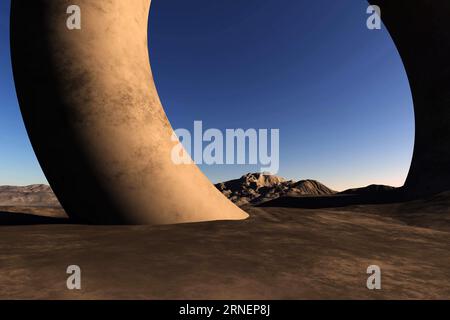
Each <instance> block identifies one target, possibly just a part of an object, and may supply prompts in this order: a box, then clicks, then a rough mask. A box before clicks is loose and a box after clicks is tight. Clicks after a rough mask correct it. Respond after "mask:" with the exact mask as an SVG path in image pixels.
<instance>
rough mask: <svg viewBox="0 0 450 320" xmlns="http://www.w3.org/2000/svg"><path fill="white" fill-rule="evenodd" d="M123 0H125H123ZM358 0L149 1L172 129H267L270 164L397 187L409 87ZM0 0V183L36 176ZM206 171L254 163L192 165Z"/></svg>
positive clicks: (293, 174) (285, 170)
mask: <svg viewBox="0 0 450 320" xmlns="http://www.w3.org/2000/svg"><path fill="white" fill-rule="evenodd" d="M124 1H125V0H124ZM367 6H368V4H367V3H366V2H365V1H360V0H340V1H335V0H314V1H312V0H308V1H306V0H245V1H242V0H228V1H219V0H190V1H186V0H153V4H152V9H151V13H150V14H151V19H150V21H151V23H150V33H149V37H150V58H151V61H152V69H153V73H154V78H155V81H156V85H157V87H158V91H159V94H160V97H161V100H162V103H163V105H164V107H165V110H166V112H167V114H168V117H169V119H170V121H171V123H172V126H173V127H174V128H187V129H192V127H193V122H194V120H202V121H203V125H204V127H205V128H219V129H226V128H243V129H248V128H255V129H259V128H267V129H270V128H279V129H280V148H281V149H280V172H279V175H281V176H284V177H286V178H289V179H296V180H297V179H306V178H312V179H317V180H319V181H321V182H323V183H325V184H326V185H328V186H329V187H331V188H334V189H336V190H342V189H345V188H348V187H358V186H364V185H368V184H371V183H380V184H389V185H395V186H400V185H402V184H403V182H404V180H405V178H406V175H407V173H408V170H409V166H410V162H411V156H412V150H413V143H414V114H413V107H412V105H413V104H412V100H411V92H410V88H409V84H408V80H407V78H406V73H405V71H404V67H403V64H402V62H401V59H400V57H399V55H398V52H397V50H396V48H395V45H394V44H393V42H392V40H391V38H390V36H389V34H388V33H387V31H386V29H385V28H384V27H383V29H382V30H381V31H370V30H368V29H367V27H366V19H367V17H368V15H367V14H366V9H367ZM8 24H9V0H7V1H5V0H2V1H0V72H1V74H0V90H1V91H0V185H1V184H20V185H23V184H31V183H43V182H45V177H44V176H43V174H42V173H41V170H40V167H39V165H38V163H37V161H36V158H35V156H34V153H33V150H32V148H31V146H30V143H29V141H28V138H27V134H26V132H25V129H24V126H23V123H22V119H21V116H20V111H19V107H18V105H17V101H16V95H15V91H14V84H13V79H12V73H11V66H10V56H9V36H8V32H9V30H8ZM201 169H202V170H203V171H204V172H205V173H206V174H207V175H208V177H209V178H210V179H211V180H212V181H213V182H217V181H223V180H228V179H232V178H237V177H239V176H241V175H242V174H244V173H246V172H250V171H257V170H258V167H254V166H236V165H233V166H225V165H224V166H201Z"/></svg>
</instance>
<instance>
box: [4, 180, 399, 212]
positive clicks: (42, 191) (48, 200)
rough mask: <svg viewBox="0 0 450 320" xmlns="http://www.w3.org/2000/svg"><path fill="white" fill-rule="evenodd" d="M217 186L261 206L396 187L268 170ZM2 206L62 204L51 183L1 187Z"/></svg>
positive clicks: (243, 202) (240, 203)
mask: <svg viewBox="0 0 450 320" xmlns="http://www.w3.org/2000/svg"><path fill="white" fill-rule="evenodd" d="M215 186H216V188H217V189H219V190H220V191H221V192H222V193H223V194H224V195H225V196H226V197H227V198H229V199H230V200H231V201H233V202H234V203H235V204H236V205H238V206H244V205H260V204H263V203H268V202H270V201H273V200H276V199H279V198H298V197H326V196H339V195H347V196H350V195H377V194H383V193H385V192H389V191H392V190H394V189H395V188H394V187H389V186H382V185H371V186H368V187H364V188H357V189H349V190H346V191H343V192H336V191H334V190H332V189H330V188H328V187H327V186H325V185H324V184H322V183H320V182H319V181H316V180H300V181H294V180H286V179H284V178H282V177H279V176H276V175H270V174H266V173H248V174H246V175H243V176H242V177H240V178H239V179H234V180H230V181H225V182H222V183H218V184H216V185H215ZM280 200H281V199H280ZM0 207H49V208H50V207H55V208H60V204H59V202H58V199H57V198H56V196H55V195H54V193H53V191H52V189H51V188H50V187H49V186H48V185H43V184H36V185H30V186H23V187H18V186H0Z"/></svg>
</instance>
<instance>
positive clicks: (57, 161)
mask: <svg viewBox="0 0 450 320" xmlns="http://www.w3.org/2000/svg"><path fill="white" fill-rule="evenodd" d="M70 5H78V6H79V7H80V9H81V12H82V16H81V17H82V18H81V21H82V23H81V25H82V27H81V30H69V29H68V28H67V27H66V20H67V18H68V15H67V13H66V12H67V8H68V7H69V6H70ZM149 8H150V0H133V1H124V0H109V1H92V0H76V1H72V0H70V1H69V0H33V1H29V0H13V1H12V4H11V51H12V62H13V70H14V78H15V84H16V91H17V95H18V99H19V103H20V106H21V111H22V115H23V118H24V121H25V125H26V128H27V131H28V134H29V137H30V140H31V143H32V145H33V148H34V151H35V153H36V155H37V158H38V160H39V162H40V164H41V167H42V169H43V171H44V173H45V175H46V177H47V179H48V181H49V183H50V184H51V186H52V188H53V190H54V192H55V194H56V195H57V197H58V199H59V200H60V202H61V204H62V205H63V207H64V209H65V210H66V211H67V213H68V214H69V216H70V217H72V218H75V219H78V220H81V221H84V222H88V223H101V224H116V223H131V224H171V223H183V222H194V221H208V220H237V219H245V218H246V217H247V216H248V215H247V214H246V213H245V212H244V211H242V210H241V209H239V208H238V207H236V206H235V205H234V204H233V203H231V202H230V201H229V200H228V199H227V198H226V197H224V196H223V195H222V194H221V193H220V192H219V191H218V190H217V189H216V188H215V187H214V186H213V185H212V184H211V183H210V182H209V180H208V179H207V178H206V177H205V176H204V175H203V173H202V172H201V171H200V170H199V169H198V167H197V166H196V165H195V164H191V165H176V164H174V162H173V161H172V158H171V151H172V149H173V146H174V145H175V144H176V143H178V141H172V135H173V130H172V128H171V126H170V124H169V121H168V119H167V117H166V115H165V113H164V110H163V107H162V105H161V103H160V100H159V97H158V93H157V91H156V88H155V85H154V82H153V78H152V73H151V69H150V63H149V56H148V47H147V31H148V15H149Z"/></svg>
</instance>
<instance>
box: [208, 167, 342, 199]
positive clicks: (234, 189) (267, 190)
mask: <svg viewBox="0 0 450 320" xmlns="http://www.w3.org/2000/svg"><path fill="white" fill-rule="evenodd" d="M215 186H216V188H217V189H219V190H220V191H221V192H222V193H223V194H224V195H225V196H227V197H228V198H229V199H230V200H231V201H233V202H234V203H235V204H237V205H239V206H243V205H246V204H251V205H258V204H261V203H263V202H266V201H270V200H273V199H276V198H279V197H283V196H291V197H295V196H305V195H309V196H312V195H314V196H321V195H331V194H335V193H336V191H333V190H331V189H330V188H328V187H327V186H325V185H323V184H322V183H320V182H318V181H315V180H301V181H293V180H285V179H283V178H281V177H278V176H275V175H269V174H264V173H249V174H246V175H244V176H242V177H241V178H239V179H235V180H230V181H226V182H222V183H218V184H216V185H215Z"/></svg>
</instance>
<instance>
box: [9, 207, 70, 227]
mask: <svg viewBox="0 0 450 320" xmlns="http://www.w3.org/2000/svg"><path fill="white" fill-rule="evenodd" d="M73 223H74V221H73V220H71V219H69V218H53V217H42V216H36V215H33V214H27V213H12V212H1V211H0V227H1V226H22V225H39V224H73Z"/></svg>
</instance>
